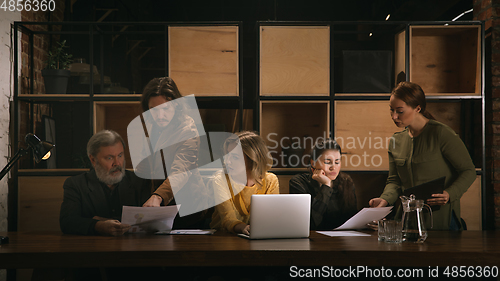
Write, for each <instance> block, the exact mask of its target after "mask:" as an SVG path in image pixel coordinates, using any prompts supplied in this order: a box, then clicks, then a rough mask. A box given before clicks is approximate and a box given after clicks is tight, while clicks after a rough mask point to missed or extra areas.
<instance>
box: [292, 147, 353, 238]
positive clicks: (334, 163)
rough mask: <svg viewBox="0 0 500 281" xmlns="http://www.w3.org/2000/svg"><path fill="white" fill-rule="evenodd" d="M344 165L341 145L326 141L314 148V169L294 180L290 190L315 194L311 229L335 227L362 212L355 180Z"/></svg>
mask: <svg viewBox="0 0 500 281" xmlns="http://www.w3.org/2000/svg"><path fill="white" fill-rule="evenodd" d="M340 166H341V149H340V146H339V144H338V143H337V142H336V141H334V140H325V141H322V142H318V143H316V145H315V146H314V147H313V149H312V151H311V166H310V167H309V169H310V172H309V173H303V174H298V175H296V176H294V177H293V178H292V179H291V180H290V193H295V194H311V230H332V229H334V228H336V227H338V226H340V225H342V224H343V223H344V222H346V221H347V220H348V219H349V218H351V217H352V216H353V215H355V214H356V212H357V211H358V209H357V207H356V193H355V192H354V182H353V181H352V179H351V177H350V176H349V175H348V174H345V173H343V172H341V171H340Z"/></svg>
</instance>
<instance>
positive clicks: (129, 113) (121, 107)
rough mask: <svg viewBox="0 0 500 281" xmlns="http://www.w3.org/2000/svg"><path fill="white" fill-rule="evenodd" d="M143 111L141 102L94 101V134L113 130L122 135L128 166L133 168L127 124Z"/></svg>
mask: <svg viewBox="0 0 500 281" xmlns="http://www.w3.org/2000/svg"><path fill="white" fill-rule="evenodd" d="M141 113H142V109H141V106H140V103H139V102H133V101H131V102H110V101H98V102H94V134H95V133H97V132H99V131H101V130H113V131H116V132H117V133H118V134H120V136H122V138H123V140H124V141H125V144H126V146H127V148H125V161H126V165H125V167H126V168H132V161H131V159H130V152H129V149H130V147H129V144H128V136H127V126H128V124H129V123H130V122H131V121H132V120H133V119H134V118H136V117H137V116H139V115H140V114H141Z"/></svg>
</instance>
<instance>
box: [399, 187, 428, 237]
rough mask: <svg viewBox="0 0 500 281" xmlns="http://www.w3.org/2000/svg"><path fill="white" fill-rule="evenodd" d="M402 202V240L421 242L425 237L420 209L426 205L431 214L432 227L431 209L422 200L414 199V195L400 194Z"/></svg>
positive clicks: (425, 232)
mask: <svg viewBox="0 0 500 281" xmlns="http://www.w3.org/2000/svg"><path fill="white" fill-rule="evenodd" d="M399 198H401V204H403V220H402V221H403V241H407V242H414V243H423V242H424V241H425V239H426V238H427V230H426V229H425V224H424V219H423V217H422V210H423V209H424V207H427V208H428V210H429V213H430V215H431V228H432V210H431V207H429V205H427V204H424V200H416V199H415V195H413V194H411V195H410V197H406V196H400V197H399Z"/></svg>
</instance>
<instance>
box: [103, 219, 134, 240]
mask: <svg viewBox="0 0 500 281" xmlns="http://www.w3.org/2000/svg"><path fill="white" fill-rule="evenodd" d="M129 228H130V225H128V224H122V223H121V222H119V221H117V220H104V221H98V222H97V223H96V224H95V230H96V231H97V232H99V233H100V234H104V235H112V236H121V235H123V234H124V233H125V232H127V231H128V230H129Z"/></svg>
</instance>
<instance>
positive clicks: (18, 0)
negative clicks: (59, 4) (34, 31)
mask: <svg viewBox="0 0 500 281" xmlns="http://www.w3.org/2000/svg"><path fill="white" fill-rule="evenodd" d="M0 2H2V5H0V9H1V10H4V11H9V12H15V11H18V12H22V11H26V12H31V11H33V12H38V11H42V12H46V11H51V12H53V11H54V10H55V9H56V2H55V1H54V0H3V1H2V0H0Z"/></svg>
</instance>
